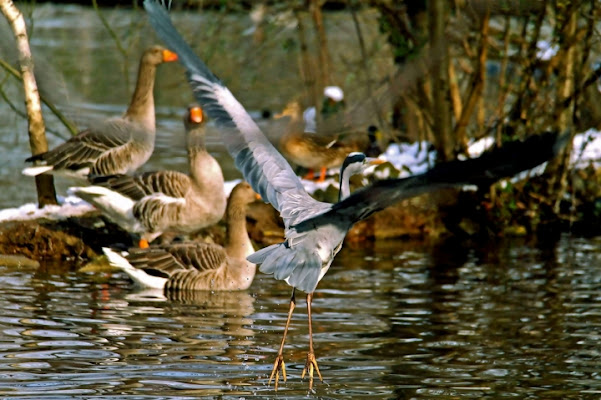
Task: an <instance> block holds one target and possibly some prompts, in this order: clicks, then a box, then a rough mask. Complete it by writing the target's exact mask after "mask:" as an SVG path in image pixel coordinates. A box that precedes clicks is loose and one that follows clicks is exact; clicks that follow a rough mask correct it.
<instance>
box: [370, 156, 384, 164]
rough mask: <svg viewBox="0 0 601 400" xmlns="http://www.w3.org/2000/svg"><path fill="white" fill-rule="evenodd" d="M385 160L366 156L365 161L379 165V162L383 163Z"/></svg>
mask: <svg viewBox="0 0 601 400" xmlns="http://www.w3.org/2000/svg"><path fill="white" fill-rule="evenodd" d="M385 162H386V161H384V160H382V159H380V158H373V157H367V163H368V164H369V165H380V164H384V163H385Z"/></svg>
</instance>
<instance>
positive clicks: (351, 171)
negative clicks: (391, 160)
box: [340, 152, 384, 177]
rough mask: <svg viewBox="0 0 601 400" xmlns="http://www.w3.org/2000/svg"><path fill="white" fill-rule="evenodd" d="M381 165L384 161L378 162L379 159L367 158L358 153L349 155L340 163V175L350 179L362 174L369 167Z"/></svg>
mask: <svg viewBox="0 0 601 400" xmlns="http://www.w3.org/2000/svg"><path fill="white" fill-rule="evenodd" d="M382 163H384V160H380V159H379V158H372V157H367V156H366V155H365V154H363V153H359V152H354V153H350V154H349V155H348V156H346V158H345V159H344V162H343V163H342V168H341V169H340V175H341V176H342V175H344V174H347V175H348V176H349V177H350V176H353V175H356V174H360V173H363V172H364V171H365V170H367V169H368V168H369V167H372V166H374V165H379V164H382Z"/></svg>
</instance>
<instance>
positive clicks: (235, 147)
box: [24, 0, 565, 390]
mask: <svg viewBox="0 0 601 400" xmlns="http://www.w3.org/2000/svg"><path fill="white" fill-rule="evenodd" d="M144 7H145V8H146V11H147V13H148V15H149V17H150V21H151V24H152V26H153V27H154V29H155V31H156V33H157V34H158V36H159V37H160V38H161V39H162V40H163V41H164V43H165V44H166V46H167V47H168V48H169V50H167V49H166V48H163V47H160V46H154V47H151V48H149V49H148V50H146V52H144V54H143V56H142V58H141V61H140V66H139V74H138V80H137V85H136V89H135V92H134V94H133V97H132V100H131V103H130V105H129V108H128V109H127V111H126V112H125V114H124V115H123V116H122V117H119V118H113V119H109V120H107V121H105V122H104V123H102V124H100V125H98V126H96V127H95V128H93V129H88V130H85V131H83V132H81V133H79V134H78V135H76V136H74V137H73V138H71V139H70V140H68V141H67V142H65V143H63V144H61V145H59V146H58V147H56V148H54V149H52V150H51V151H48V152H47V153H44V154H38V155H35V156H33V157H30V158H29V159H27V161H28V162H32V163H33V165H32V166H31V167H28V168H26V169H25V170H24V173H25V174H28V175H37V174H41V173H52V174H62V175H67V176H71V177H73V176H75V177H78V178H80V179H82V180H84V181H86V182H87V185H82V186H77V187H73V188H71V191H72V192H73V193H74V194H76V195H77V196H79V197H81V198H83V199H85V200H86V201H88V202H89V203H91V204H93V205H94V206H96V207H97V208H98V209H99V210H101V211H102V212H103V213H105V214H106V215H107V216H108V217H109V218H110V219H112V220H114V221H115V222H116V223H117V224H119V225H120V226H122V227H123V228H124V229H126V230H127V231H129V232H132V233H133V234H136V235H138V236H139V237H140V244H139V247H136V248H132V249H130V250H129V251H128V252H120V251H117V250H113V249H109V248H105V249H104V252H105V254H106V256H107V257H108V259H109V262H110V263H111V264H112V265H114V266H116V267H118V268H120V269H122V270H123V271H125V272H126V273H127V274H128V275H129V276H130V277H131V278H132V280H133V281H134V282H135V283H136V284H138V285H140V286H144V287H150V288H155V289H163V290H166V291H187V290H245V289H247V288H248V287H249V286H250V285H251V283H252V281H253V278H254V275H255V271H256V266H257V265H259V266H260V270H261V271H262V272H264V273H266V274H272V275H273V277H274V278H275V279H279V280H284V281H285V282H287V283H288V284H289V285H290V286H292V297H291V299H290V306H289V311H288V319H287V321H286V326H285V330H284V334H283V338H282V342H281V345H280V348H279V352H278V355H277V357H276V359H275V361H274V364H273V368H272V373H271V375H270V378H269V383H271V381H272V380H274V381H275V389H276V390H277V388H278V383H279V380H280V379H283V380H284V381H286V367H285V363H284V357H283V349H284V343H285V340H286V335H287V332H288V327H289V324H290V319H291V317H292V313H293V310H294V308H295V305H296V299H295V292H296V290H297V289H298V290H301V291H304V292H305V293H306V299H307V312H308V325H309V351H308V353H307V357H306V361H305V368H304V369H303V372H302V377H303V378H304V376H305V375H306V374H308V376H309V386H310V388H312V387H313V378H314V374H315V373H316V374H317V376H318V377H319V379H320V380H322V376H321V373H320V371H319V367H318V363H317V359H316V357H315V353H314V348H313V336H312V322H311V300H312V296H313V292H314V291H315V289H316V287H317V284H318V283H319V281H320V280H321V279H322V278H323V277H324V275H325V274H326V272H327V271H328V269H329V268H330V266H331V264H332V262H333V260H334V257H335V256H336V254H337V253H338V252H339V251H340V248H341V246H342V243H343V241H344V238H345V236H346V234H347V232H348V230H349V229H350V228H351V227H352V226H353V224H355V223H356V222H358V221H360V220H362V219H365V218H367V217H368V216H370V215H371V214H373V213H374V212H376V211H378V210H381V209H383V208H385V207H388V206H390V205H392V204H394V203H396V202H398V201H401V200H403V199H407V198H410V197H413V196H417V195H419V194H422V193H426V192H430V191H434V190H438V189H441V188H448V187H460V186H463V185H466V184H471V185H474V184H475V185H486V184H490V183H492V182H494V181H496V180H498V179H501V178H504V177H509V176H512V175H514V174H516V173H518V172H521V171H523V170H527V169H530V168H533V167H535V166H537V165H539V164H541V163H543V162H545V161H547V160H549V159H550V158H552V157H553V156H554V155H555V154H557V152H558V151H559V150H560V149H561V147H562V145H563V143H564V142H565V140H564V139H563V138H562V136H560V135H557V134H555V133H544V134H540V135H533V136H531V137H529V138H528V139H526V140H524V141H516V142H511V143H508V144H506V145H504V146H503V147H501V148H497V149H495V150H492V151H490V152H488V153H484V154H483V155H482V156H481V157H479V158H475V159H468V160H465V161H453V162H448V163H441V164H438V165H437V166H435V167H434V168H432V169H430V170H429V171H428V172H426V173H424V174H422V175H415V176H412V177H410V178H405V179H388V180H381V181H377V182H375V183H373V184H372V185H370V186H369V187H365V188H363V189H359V190H356V191H355V192H354V193H351V190H350V185H349V179H350V177H351V176H352V175H354V174H358V173H362V172H363V171H365V170H366V169H367V168H368V167H369V166H371V165H373V164H375V163H378V162H379V161H378V160H377V159H373V158H370V157H367V156H366V155H365V154H363V153H359V152H355V151H352V149H350V148H344V149H343V151H344V153H345V158H344V159H337V160H336V162H337V163H338V165H340V164H342V166H341V170H340V171H341V172H340V192H339V193H340V194H339V201H338V202H337V203H335V204H330V203H324V202H320V201H317V200H315V199H314V198H312V197H311V196H310V195H309V194H308V193H307V192H306V190H305V189H304V187H303V185H302V183H301V180H300V179H299V177H298V176H297V175H296V174H295V173H294V171H293V169H292V167H291V166H290V164H289V163H288V161H287V160H286V159H285V158H284V157H283V156H282V155H281V154H280V153H279V152H278V151H277V150H276V148H275V147H274V146H273V145H272V144H271V143H270V141H269V140H268V139H267V138H266V137H265V136H264V134H263V133H262V132H261V130H260V129H259V127H258V126H257V125H256V123H255V122H254V121H253V120H252V118H251V117H250V115H249V114H248V113H247V112H246V110H245V109H244V107H243V106H242V105H241V104H240V103H239V102H238V101H237V100H236V98H235V97H234V96H233V95H232V93H231V92H230V91H229V90H228V88H227V87H226V86H225V85H224V84H223V83H222V82H221V81H220V80H219V79H218V78H217V77H216V76H215V75H214V74H213V73H212V72H211V71H210V70H209V68H208V67H207V66H206V65H205V64H204V63H203V62H202V60H201V59H200V58H198V57H197V55H196V54H195V53H194V52H193V50H192V49H191V48H190V46H189V45H188V44H187V43H186V41H185V40H184V39H183V38H182V37H181V36H180V34H179V33H178V32H177V30H176V28H175V27H174V26H173V25H172V23H171V21H170V18H169V15H168V12H167V10H166V9H165V8H164V7H163V5H162V4H159V3H157V2H156V1H155V0H145V1H144ZM175 60H179V61H180V62H181V64H182V65H183V66H184V67H185V69H186V71H187V78H188V82H189V84H190V87H191V89H192V92H193V94H194V96H195V98H196V100H197V102H198V103H199V104H200V107H202V108H200V107H198V106H196V105H195V106H191V107H189V108H188V110H187V113H186V115H185V117H184V125H185V127H186V132H187V150H188V159H189V171H188V173H182V172H179V171H158V172H145V173H137V174H136V173H135V171H136V170H137V169H138V168H139V167H140V166H142V165H143V164H144V163H145V162H146V161H147V160H148V158H149V157H150V155H151V154H152V151H153V148H154V138H155V110H154V99H153V86H154V78H155V71H156V68H157V66H158V65H159V64H162V63H165V62H172V61H175ZM295 111H297V112H298V110H295ZM205 114H207V115H208V116H209V117H211V118H212V119H213V120H214V122H215V124H216V126H217V128H218V129H219V131H220V135H221V138H222V140H223V142H224V144H225V146H226V148H227V150H228V152H229V153H230V155H231V156H232V158H233V159H234V162H235V165H236V167H237V168H238V169H239V170H240V171H241V172H242V174H243V176H244V179H245V181H244V182H242V183H239V184H238V185H237V186H236V187H235V188H234V189H233V191H232V192H231V195H230V196H229V199H226V196H225V194H224V188H223V186H224V179H223V174H222V172H221V168H220V166H219V164H218V162H217V161H216V160H215V159H214V158H213V157H212V156H211V155H210V154H209V153H208V152H207V150H206V148H205V144H204V128H203V126H202V124H203V122H204V120H205ZM296 122H297V121H296V120H293V123H296ZM306 136H308V135H302V134H287V136H286V135H285V136H284V137H287V138H288V139H290V140H288V141H287V142H286V143H288V144H289V146H282V147H283V149H284V151H285V153H286V154H287V155H288V156H289V157H290V158H291V159H292V160H294V161H297V162H298V163H299V164H300V163H301V162H302V161H303V159H306V158H318V159H320V157H321V159H323V160H328V161H331V159H332V158H333V156H332V155H331V154H330V153H328V152H329V151H330V148H329V147H327V146H325V147H324V146H323V143H318V141H317V140H316V139H315V138H316V136H313V137H311V138H310V139H307V138H306ZM330 147H331V146H330ZM303 151H307V152H308V155H307V156H306V157H302V152H303ZM349 151H350V154H347V153H348V152H349ZM314 156H316V157H314ZM333 165H335V164H333ZM307 166H308V167H310V168H317V167H323V166H324V162H321V163H317V164H311V165H309V164H307ZM258 196H260V199H262V201H265V202H268V203H271V204H272V205H273V207H275V209H277V210H278V211H279V213H280V215H281V217H282V219H283V221H284V225H285V241H284V242H282V243H279V244H275V245H271V246H268V247H266V248H263V249H260V250H258V251H255V249H254V248H253V245H252V243H251V241H250V239H249V237H248V233H247V230H246V210H247V207H248V205H249V204H251V203H252V202H254V201H256V200H257V197H258ZM224 213H225V219H226V241H225V244H224V246H223V247H221V246H218V245H215V244H206V243H199V242H192V241H188V242H186V241H184V242H177V243H175V242H174V243H171V244H169V243H162V244H152V245H149V242H152V241H153V240H155V239H157V238H158V237H159V236H160V235H161V234H163V233H167V232H175V233H178V234H189V233H193V232H196V231H198V230H200V229H201V228H204V227H206V226H209V225H212V224H215V223H217V222H218V221H219V220H221V218H222V217H223V216H224Z"/></svg>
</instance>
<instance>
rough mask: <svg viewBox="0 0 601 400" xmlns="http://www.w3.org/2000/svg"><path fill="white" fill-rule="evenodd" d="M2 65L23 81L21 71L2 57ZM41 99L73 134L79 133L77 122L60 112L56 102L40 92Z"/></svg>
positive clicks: (0, 65)
mask: <svg viewBox="0 0 601 400" xmlns="http://www.w3.org/2000/svg"><path fill="white" fill-rule="evenodd" d="M0 67H2V68H4V70H5V71H7V72H8V73H9V74H10V75H12V76H13V77H15V78H16V79H18V80H19V81H23V78H22V77H21V73H20V72H19V71H17V70H16V69H15V68H13V67H12V65H10V64H9V63H7V62H6V61H4V60H2V59H0ZM40 99H41V100H42V102H43V103H44V104H45V105H46V107H48V109H50V111H52V113H53V114H54V115H55V116H56V118H58V120H59V121H60V122H61V123H62V124H63V125H64V126H65V127H66V128H67V129H68V130H69V132H70V133H71V134H72V135H75V134H77V132H78V129H77V126H75V124H74V123H73V122H72V121H71V120H69V119H68V118H67V117H66V116H65V115H64V114H63V113H62V112H60V110H59V109H58V108H56V106H55V105H54V103H52V102H51V101H50V100H48V99H47V98H46V96H44V94H42V93H40ZM25 118H27V115H25ZM52 133H54V134H56V133H55V132H52ZM56 135H57V136H58V137H61V138H62V136H61V135H58V134H56Z"/></svg>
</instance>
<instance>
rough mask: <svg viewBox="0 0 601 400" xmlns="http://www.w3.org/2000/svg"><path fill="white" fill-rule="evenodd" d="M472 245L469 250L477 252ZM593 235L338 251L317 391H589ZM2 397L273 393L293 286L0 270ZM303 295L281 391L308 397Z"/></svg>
mask: <svg viewBox="0 0 601 400" xmlns="http://www.w3.org/2000/svg"><path fill="white" fill-rule="evenodd" d="M472 247H473V248H478V249H479V250H474V249H472ZM598 247H599V241H598V240H579V239H570V238H567V237H566V238H563V239H561V240H560V241H559V242H558V243H545V244H542V243H540V244H539V243H526V242H521V241H518V242H515V241H514V242H510V241H504V242H501V243H497V244H494V245H492V244H489V245H479V246H475V245H473V244H472V245H470V246H468V245H467V244H465V243H457V242H446V243H445V242H442V243H439V244H435V245H420V244H417V243H411V242H401V241H399V242H382V243H378V244H376V245H375V246H370V247H368V248H360V249H354V248H351V247H347V248H345V249H344V250H343V252H342V253H341V254H340V256H339V257H338V258H336V261H335V263H334V264H333V267H332V268H331V269H330V272H329V273H328V275H327V276H326V278H324V280H323V281H322V282H321V284H320V286H319V287H318V290H317V291H316V293H315V299H314V308H313V312H314V327H315V328H314V329H315V333H314V337H315V351H316V355H317V358H318V362H319V366H320V369H321V371H322V374H323V376H324V379H325V383H323V384H322V383H317V384H316V385H315V392H314V394H315V396H317V397H323V398H339V399H344V398H358V399H359V398H361V399H363V398H374V399H380V398H403V399H405V398H406V399H432V398H439V399H456V398H484V397H486V398H518V399H550V398H557V399H579V398H598V397H599V395H600V394H601V378H600V376H599V360H600V351H599V338H600V333H599V332H600V327H601V313H600V312H599V310H600V309H601V272H600V270H599V268H598V266H599V259H600V258H601V255H600V253H599V251H598ZM0 269H1V271H0V272H1V273H0V281H1V284H0V396H6V397H11V398H12V397H27V396H31V398H40V397H42V396H50V395H52V396H55V397H57V398H66V397H71V396H73V397H88V396H90V397H91V396H105V397H106V398H145V399H146V398H148V399H151V398H157V399H158V398H176V397H177V398H186V397H188V396H189V397H198V396H207V395H214V396H223V398H232V399H233V398H236V399H237V398H251V397H259V398H260V397H271V396H274V395H275V393H274V391H273V388H272V387H269V386H267V378H268V375H269V373H270V370H271V365H272V363H273V360H274V356H275V354H276V351H277V348H278V346H279V341H280V337H281V336H280V335H281V333H282V330H283V325H284V322H285V318H286V312H287V300H288V298H289V296H290V289H289V288H288V287H287V286H286V285H285V284H283V283H281V282H276V281H275V280H273V279H271V278H270V277H268V276H265V275H261V274H260V275H258V276H257V278H256V280H255V282H254V283H253V285H252V287H251V288H250V290H248V291H245V292H240V293H210V292H206V293H205V292H201V293H197V294H196V295H195V296H194V297H188V296H187V297H180V298H172V299H167V300H161V299H158V298H155V297H153V295H152V294H144V293H137V292H135V291H134V290H133V289H132V287H131V285H130V282H129V281H128V280H127V279H126V278H125V276H124V275H122V274H112V275H109V274H103V275H99V274H82V273H75V272H66V273H65V271H64V270H61V269H60V268H58V269H55V270H52V269H50V270H44V269H41V270H40V271H38V272H32V271H20V270H14V269H7V268H0ZM306 322H307V321H306V312H305V309H304V301H303V299H302V297H300V296H299V297H298V304H297V309H296V312H295V314H294V317H293V320H292V325H291V331H290V335H289V340H288V341H287V345H286V349H285V359H286V361H287V370H288V374H289V377H288V382H287V383H286V384H282V385H281V386H280V390H279V391H278V396H280V397H282V398H305V397H306V396H307V394H308V384H307V382H306V381H301V380H300V374H301V371H302V368H303V363H304V359H305V355H306V351H307V344H308V336H307V332H308V329H307V324H306Z"/></svg>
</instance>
